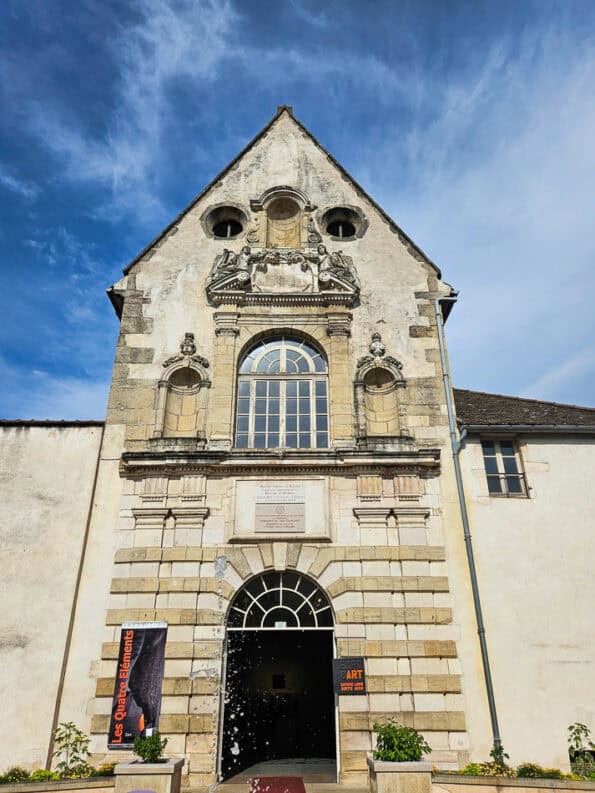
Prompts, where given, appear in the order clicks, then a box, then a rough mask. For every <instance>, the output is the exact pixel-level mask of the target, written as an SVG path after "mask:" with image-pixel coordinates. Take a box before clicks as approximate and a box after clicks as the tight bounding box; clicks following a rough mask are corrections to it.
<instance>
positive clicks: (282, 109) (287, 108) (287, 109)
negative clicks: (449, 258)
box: [123, 105, 442, 278]
mask: <svg viewBox="0 0 595 793" xmlns="http://www.w3.org/2000/svg"><path fill="white" fill-rule="evenodd" d="M284 113H286V114H287V115H288V116H289V118H291V119H292V121H293V122H294V123H295V125H296V126H297V127H298V128H299V129H300V130H301V131H302V132H303V133H305V134H306V135H307V136H308V137H309V138H310V139H311V141H312V142H313V143H314V145H315V146H317V147H318V148H319V149H320V150H321V151H322V153H323V154H324V155H325V156H326V157H327V158H328V159H329V160H330V162H331V163H332V164H333V165H334V166H335V168H337V169H338V170H339V171H340V172H341V174H342V175H343V176H344V177H346V178H347V179H348V180H349V182H350V183H351V185H352V186H353V187H354V188H355V190H356V191H358V192H359V193H362V194H363V195H364V196H365V198H366V199H367V200H368V201H369V202H370V203H371V204H372V206H373V207H374V208H375V209H376V211H377V212H379V213H380V214H381V215H382V217H383V218H384V219H385V220H386V221H387V223H389V225H391V226H392V227H393V228H394V229H395V230H396V231H397V233H398V234H399V235H402V236H403V238H404V240H405V241H406V243H407V244H408V245H411V246H412V247H413V248H414V249H415V250H416V251H417V253H418V254H419V255H420V256H421V257H422V259H423V261H424V262H426V263H427V264H429V265H430V267H433V268H434V270H435V271H436V274H437V275H438V278H442V273H441V272H440V268H439V267H438V265H437V264H435V263H434V262H433V261H432V259H430V257H429V256H428V255H427V254H426V253H424V251H423V250H422V249H421V248H420V247H419V245H417V243H415V242H414V241H413V240H412V239H411V237H409V235H408V234H406V232H404V231H403V229H402V228H401V227H400V226H399V225H398V224H397V223H396V222H395V221H394V220H393V219H392V218H391V216H390V215H389V214H388V213H387V212H386V211H385V210H384V209H383V208H382V207H381V206H380V204H378V203H377V202H376V201H375V200H374V199H373V198H372V197H371V196H370V195H369V193H368V192H367V191H366V190H365V189H364V188H363V187H362V186H361V185H360V184H359V183H358V182H357V181H356V180H355V179H354V178H353V176H352V175H351V174H350V173H349V171H347V170H346V169H345V168H344V167H343V166H342V165H341V163H340V162H338V160H336V159H335V158H334V157H333V155H332V154H331V153H330V152H329V151H328V150H327V149H326V148H325V147H324V146H323V145H322V143H320V141H319V140H318V139H317V138H316V137H315V136H314V135H313V134H312V133H311V132H310V130H309V129H308V128H307V127H305V126H304V125H303V124H302V122H301V121H299V119H297V118H296V116H295V114H294V112H293V107H292V106H291V105H279V106H278V107H277V112H276V113H275V115H274V116H273V117H272V118H271V120H270V121H269V122H268V123H267V124H266V125H265V126H264V127H263V128H262V129H261V131H260V132H258V133H257V134H256V135H255V136H254V137H253V138H252V139H251V140H250V142H249V143H248V144H246V146H244V148H243V149H242V150H241V151H240V152H239V154H237V155H236V156H235V157H234V158H233V160H232V161H231V162H230V163H229V164H228V165H226V166H225V168H223V169H222V170H221V171H219V173H218V174H217V175H216V176H215V177H214V178H213V179H211V181H210V182H209V183H208V184H207V186H206V187H204V188H203V189H202V190H201V191H200V193H198V195H196V196H195V197H194V198H193V199H192V200H191V201H190V203H189V204H187V205H186V207H185V208H184V209H182V211H181V212H179V213H178V214H177V215H176V217H175V218H174V219H173V220H172V221H171V223H169V224H168V225H167V226H166V227H165V228H164V229H163V230H162V231H161V232H160V233H159V234H158V235H157V236H156V237H155V238H154V239H153V240H151V242H149V243H148V245H146V246H145V247H144V248H143V249H142V251H141V252H140V253H139V254H138V255H137V256H135V257H134V259H132V261H130V262H129V264H127V265H126V267H125V268H124V270H123V272H124V275H127V274H128V273H129V272H130V270H131V269H132V267H134V265H135V264H137V262H139V261H140V260H141V259H142V257H143V256H144V255H145V254H146V253H148V252H149V251H150V250H151V248H152V247H153V246H154V245H156V244H157V243H158V242H159V241H160V240H162V239H163V238H164V237H165V236H166V235H167V234H168V233H169V232H170V231H171V229H172V228H173V227H174V226H175V225H176V223H178V222H179V221H180V220H182V218H183V217H184V215H186V213H187V212H189V211H190V210H191V209H192V207H193V206H194V205H195V204H197V203H198V202H199V201H200V200H201V198H203V197H204V196H205V195H206V194H207V193H208V192H209V190H211V188H212V187H214V186H215V185H216V184H217V182H218V181H219V180H220V179H222V178H223V177H224V176H225V175H226V174H227V173H228V172H229V171H230V170H231V169H232V168H233V167H234V166H235V165H236V164H237V163H238V162H239V161H240V160H241V159H242V157H244V155H245V154H247V153H248V152H249V151H250V149H251V148H252V147H253V146H255V145H256V144H257V143H258V141H259V140H260V139H261V138H262V137H264V136H265V135H266V134H267V133H268V132H269V130H270V129H271V128H272V127H273V125H274V124H275V122H276V121H277V120H278V119H279V118H280V117H281V116H282V115H283V114H284Z"/></svg>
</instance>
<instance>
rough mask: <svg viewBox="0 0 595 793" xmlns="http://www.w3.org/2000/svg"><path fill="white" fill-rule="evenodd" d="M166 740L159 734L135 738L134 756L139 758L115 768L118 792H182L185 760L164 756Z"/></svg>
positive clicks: (119, 764) (116, 792) (116, 790)
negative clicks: (148, 790)
mask: <svg viewBox="0 0 595 793" xmlns="http://www.w3.org/2000/svg"><path fill="white" fill-rule="evenodd" d="M166 746H167V738H162V737H161V736H160V735H159V733H158V732H155V733H153V735H147V736H146V737H140V736H138V737H136V738H135V739H134V753H135V754H136V755H138V756H139V757H140V761H139V760H133V761H132V762H130V763H118V765H117V766H116V767H115V768H114V775H115V777H116V786H115V793H129V791H131V790H147V789H150V790H151V791H154V793H180V785H181V781H182V766H183V765H184V760H172V759H166V758H164V757H162V755H163V750H164V749H165V747H166Z"/></svg>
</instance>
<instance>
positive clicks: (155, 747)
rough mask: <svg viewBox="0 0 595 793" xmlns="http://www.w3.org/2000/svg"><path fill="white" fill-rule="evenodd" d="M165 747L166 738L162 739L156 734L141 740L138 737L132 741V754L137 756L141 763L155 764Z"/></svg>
mask: <svg viewBox="0 0 595 793" xmlns="http://www.w3.org/2000/svg"><path fill="white" fill-rule="evenodd" d="M166 746H167V738H162V737H161V736H160V735H159V733H158V732H155V733H153V735H149V736H148V737H146V738H141V737H140V735H139V736H137V737H136V738H135V739H134V754H137V755H138V756H139V757H140V758H141V760H142V761H143V763H157V762H159V760H160V758H161V755H162V754H163V750H164V749H165V747H166Z"/></svg>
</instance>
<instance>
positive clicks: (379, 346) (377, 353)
mask: <svg viewBox="0 0 595 793" xmlns="http://www.w3.org/2000/svg"><path fill="white" fill-rule="evenodd" d="M368 349H369V350H370V352H371V353H372V355H373V356H374V357H375V358H380V357H381V356H382V355H384V353H385V352H386V347H385V346H384V344H383V343H382V337H381V336H380V333H373V334H372V341H371V342H370V346H369V348H368Z"/></svg>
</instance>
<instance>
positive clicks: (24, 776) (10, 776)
mask: <svg viewBox="0 0 595 793" xmlns="http://www.w3.org/2000/svg"><path fill="white" fill-rule="evenodd" d="M28 779H29V772H28V771H27V770H26V769H24V768H21V767H20V766H18V765H15V766H13V768H9V769H8V771H7V772H6V773H5V774H4V776H3V777H2V782H4V783H7V782H27V780H28Z"/></svg>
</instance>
